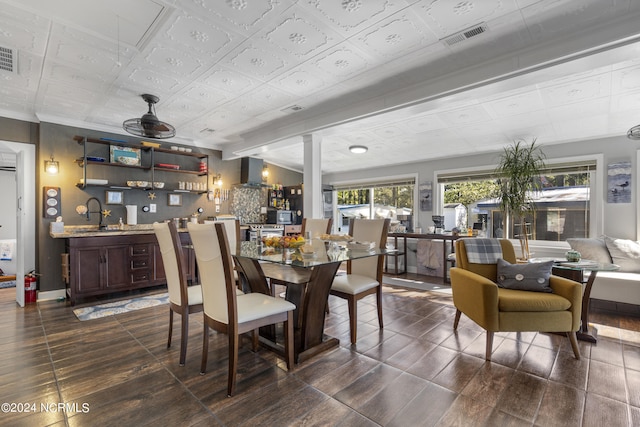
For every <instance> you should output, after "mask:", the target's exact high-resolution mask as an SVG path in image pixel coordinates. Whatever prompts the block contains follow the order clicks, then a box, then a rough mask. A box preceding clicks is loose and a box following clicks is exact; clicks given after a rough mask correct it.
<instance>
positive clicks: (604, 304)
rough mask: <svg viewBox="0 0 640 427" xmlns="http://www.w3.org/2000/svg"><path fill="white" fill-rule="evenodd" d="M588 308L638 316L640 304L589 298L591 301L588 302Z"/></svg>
mask: <svg viewBox="0 0 640 427" xmlns="http://www.w3.org/2000/svg"><path fill="white" fill-rule="evenodd" d="M589 310H590V311H598V312H602V313H610V314H617V315H623V316H633V317H640V305H637V304H627V303H624V302H618V301H608V300H602V299H595V298H591V301H590V302H589Z"/></svg>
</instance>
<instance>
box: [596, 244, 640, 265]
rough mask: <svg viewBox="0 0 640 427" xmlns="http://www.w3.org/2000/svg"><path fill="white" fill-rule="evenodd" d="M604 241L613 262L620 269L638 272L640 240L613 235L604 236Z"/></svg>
mask: <svg viewBox="0 0 640 427" xmlns="http://www.w3.org/2000/svg"><path fill="white" fill-rule="evenodd" d="M604 241H605V243H606V244H607V249H609V252H610V253H611V259H612V260H613V263H614V264H618V265H619V266H620V271H625V272H627V273H640V242H634V241H633V240H626V239H615V238H613V237H605V239H604Z"/></svg>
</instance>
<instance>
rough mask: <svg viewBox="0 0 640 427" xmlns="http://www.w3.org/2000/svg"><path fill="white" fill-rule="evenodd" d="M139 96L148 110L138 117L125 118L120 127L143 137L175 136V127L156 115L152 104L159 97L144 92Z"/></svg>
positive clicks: (163, 137) (161, 137)
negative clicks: (147, 106)
mask: <svg viewBox="0 0 640 427" xmlns="http://www.w3.org/2000/svg"><path fill="white" fill-rule="evenodd" d="M141 96H142V99H144V102H146V103H147V104H148V105H149V111H148V112H147V113H146V114H144V115H143V116H142V117H140V118H139V119H129V120H125V121H124V122H123V123H122V128H123V129H124V130H126V131H127V132H129V133H130V134H133V135H137V136H143V137H145V138H155V139H165V138H172V137H174V136H176V128H174V127H173V126H171V125H170V124H169V123H165V122H161V121H160V120H158V118H157V117H156V114H155V107H154V104H156V103H157V102H158V101H160V98H158V97H157V96H155V95H149V94H146V93H145V94H143V95H141Z"/></svg>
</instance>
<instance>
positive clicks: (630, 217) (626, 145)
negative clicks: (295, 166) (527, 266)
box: [323, 135, 640, 240]
mask: <svg viewBox="0 0 640 427" xmlns="http://www.w3.org/2000/svg"><path fill="white" fill-rule="evenodd" d="M425 143H428V142H427V141H425ZM638 150H640V142H636V141H631V140H629V139H627V137H626V135H624V136H619V137H611V138H603V139H594V140H589V141H577V142H571V143H565V144H557V145H547V146H544V147H543V151H544V153H545V154H546V156H547V159H549V160H551V159H555V158H571V157H575V156H587V155H602V158H603V159H604V160H603V162H602V163H603V164H602V165H600V164H598V165H597V167H598V168H602V169H601V170H603V171H604V174H602V177H603V178H602V179H603V180H604V182H602V183H601V184H602V185H603V186H604V188H605V189H606V179H607V174H606V168H607V165H608V164H609V163H612V162H619V161H630V162H631V164H632V170H633V171H634V172H633V176H632V185H634V186H636V185H638V182H639V181H638V164H637V163H638V160H637V152H638ZM501 153H502V152H501V151H500V152H493V153H487V154H473V155H464V154H461V155H460V156H457V157H455V158H446V159H438V160H433V161H429V160H426V161H422V162H416V163H410V164H406V165H400V166H389V167H387V168H374V169H363V170H358V171H353V172H347V173H342V174H327V175H324V176H323V183H324V184H333V183H344V182H349V181H350V180H366V179H374V178H376V179H381V178H384V177H386V176H397V175H402V174H408V173H417V174H418V179H417V183H418V184H419V183H422V182H426V181H431V182H433V181H434V179H435V178H434V174H435V172H436V171H442V170H455V169H464V168H478V167H488V168H493V167H495V165H496V164H497V163H498V159H499V156H500V154H501ZM434 190H435V185H434ZM632 193H633V196H632V201H631V203H628V204H609V203H606V192H605V193H604V194H603V195H601V196H600V198H596V200H593V199H592V200H593V201H594V203H593V205H592V209H595V210H599V212H600V213H602V217H603V218H604V221H603V226H602V230H603V233H604V234H606V235H609V236H614V237H619V238H625V239H632V240H638V239H640V234H639V233H640V231H639V230H638V229H637V228H638V226H637V220H636V216H637V214H638V206H637V204H638V201H637V197H636V194H637V193H636V188H635V187H634V188H633V189H632ZM436 201H437V199H434V206H435V205H436ZM416 207H417V209H419V206H416ZM416 214H417V223H416V224H415V225H416V226H420V227H422V228H423V229H426V227H428V226H430V225H433V223H432V221H431V215H432V214H433V213H432V212H420V211H417V212H416ZM594 216H596V215H594Z"/></svg>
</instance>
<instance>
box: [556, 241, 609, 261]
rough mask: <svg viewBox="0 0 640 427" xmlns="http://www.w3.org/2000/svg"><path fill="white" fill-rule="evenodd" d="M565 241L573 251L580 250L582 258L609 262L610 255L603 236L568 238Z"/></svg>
mask: <svg viewBox="0 0 640 427" xmlns="http://www.w3.org/2000/svg"><path fill="white" fill-rule="evenodd" d="M567 243H569V245H570V246H571V249H573V250H574V251H578V252H580V256H581V257H582V258H583V259H589V260H591V261H596V262H601V263H611V255H610V254H609V250H608V249H607V245H606V244H605V241H604V238H578V237H576V238H570V239H567Z"/></svg>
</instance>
